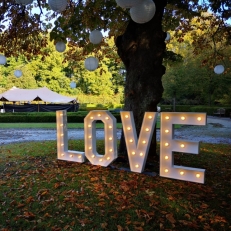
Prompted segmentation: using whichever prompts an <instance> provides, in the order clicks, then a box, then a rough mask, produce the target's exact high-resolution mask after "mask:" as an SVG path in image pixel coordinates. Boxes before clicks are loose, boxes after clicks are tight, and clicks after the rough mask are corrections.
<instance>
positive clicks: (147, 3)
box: [130, 0, 156, 23]
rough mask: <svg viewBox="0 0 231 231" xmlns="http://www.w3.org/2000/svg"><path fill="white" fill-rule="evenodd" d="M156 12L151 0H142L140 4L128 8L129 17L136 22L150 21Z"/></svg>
mask: <svg viewBox="0 0 231 231" xmlns="http://www.w3.org/2000/svg"><path fill="white" fill-rule="evenodd" d="M155 12H156V5H155V3H154V2H153V1H152V0H143V1H142V2H141V3H140V4H138V5H135V6H133V7H132V8H131V9H130V14H131V18H132V20H133V21H134V22H136V23H146V22H148V21H150V20H151V19H152V18H153V16H154V15H155Z"/></svg>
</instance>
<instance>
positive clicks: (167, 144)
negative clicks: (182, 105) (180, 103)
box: [160, 112, 206, 183]
mask: <svg viewBox="0 0 231 231" xmlns="http://www.w3.org/2000/svg"><path fill="white" fill-rule="evenodd" d="M174 124H190V125H206V113H182V112H179V113H178V112H171V113H170V112H161V131H160V176H163V177H168V178H172V179H178V180H185V181H192V182H197V183H204V175H205V169H199V168H191V167H184V166H177V165H174V155H173V152H183V153H191V154H198V153H199V142H192V141H187V140H177V139H174V127H173V125H174Z"/></svg>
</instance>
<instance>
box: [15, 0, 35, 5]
mask: <svg viewBox="0 0 231 231" xmlns="http://www.w3.org/2000/svg"><path fill="white" fill-rule="evenodd" d="M32 2H33V0H16V3H18V4H21V5H28V4H31V3H32Z"/></svg>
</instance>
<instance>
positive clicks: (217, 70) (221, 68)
mask: <svg viewBox="0 0 231 231" xmlns="http://www.w3.org/2000/svg"><path fill="white" fill-rule="evenodd" d="M224 70H225V68H224V66H223V65H217V66H215V67H214V72H215V73H216V74H218V75H219V74H222V73H223V72H224Z"/></svg>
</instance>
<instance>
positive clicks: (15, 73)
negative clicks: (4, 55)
mask: <svg viewBox="0 0 231 231" xmlns="http://www.w3.org/2000/svg"><path fill="white" fill-rule="evenodd" d="M14 75H15V76H16V77H17V78H20V77H21V76H22V71H20V70H16V71H14Z"/></svg>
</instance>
